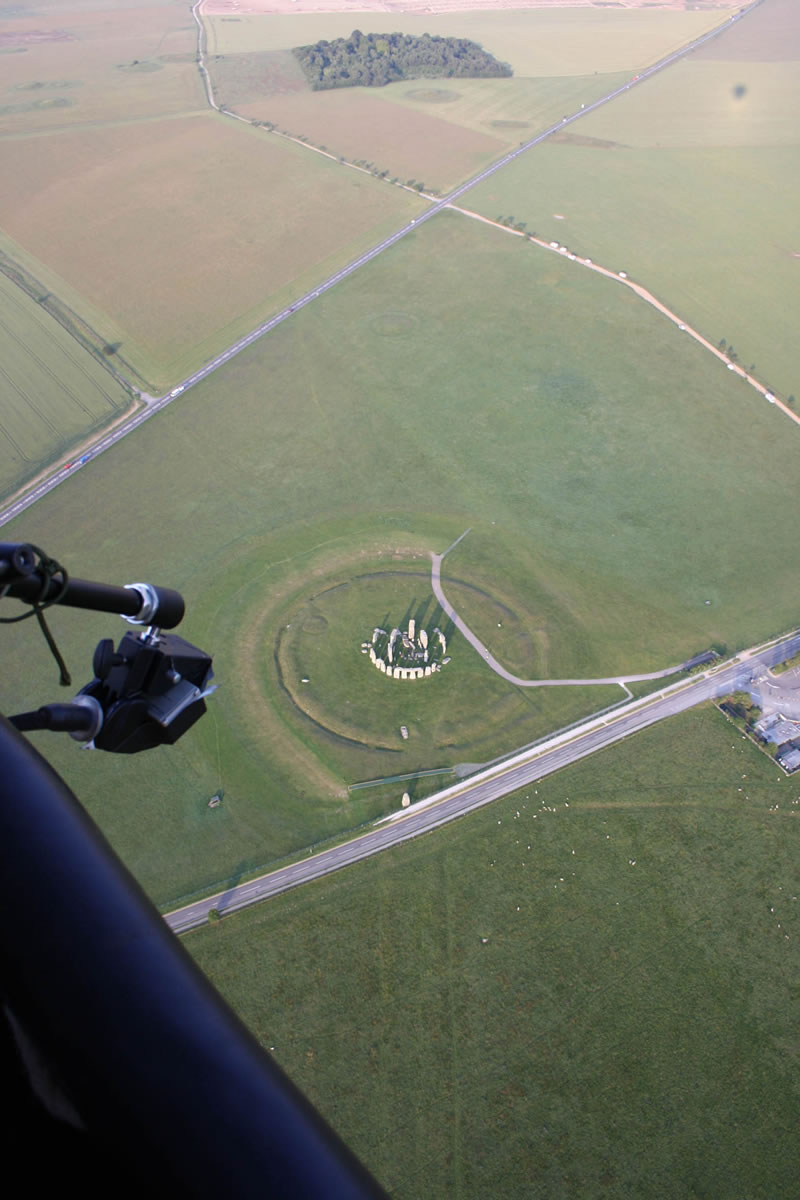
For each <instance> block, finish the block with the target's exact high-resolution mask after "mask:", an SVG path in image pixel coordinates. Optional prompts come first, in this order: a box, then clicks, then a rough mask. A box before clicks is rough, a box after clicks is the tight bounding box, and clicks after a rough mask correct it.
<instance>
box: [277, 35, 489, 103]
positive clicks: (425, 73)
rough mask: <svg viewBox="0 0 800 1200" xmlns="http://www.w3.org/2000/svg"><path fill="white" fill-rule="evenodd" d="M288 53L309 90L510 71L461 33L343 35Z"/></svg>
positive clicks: (473, 76)
mask: <svg viewBox="0 0 800 1200" xmlns="http://www.w3.org/2000/svg"><path fill="white" fill-rule="evenodd" d="M293 54H294V55H295V57H296V58H297V60H298V61H299V63H300V65H301V66H302V68H303V71H304V72H305V75H306V78H307V79H308V82H309V84H310V85H311V87H312V88H313V89H314V90H315V91H322V90H324V89H326V88H337V87H383V86H384V85H385V84H387V83H394V82H395V81H396V80H398V79H422V78H438V77H441V76H445V77H452V76H459V75H460V76H462V77H464V76H468V77H470V78H473V79H476V78H498V77H505V76H509V75H511V73H512V71H511V67H510V66H509V65H508V63H501V62H498V61H497V59H495V58H493V57H492V55H491V54H487V53H486V51H485V50H483V49H482V48H481V47H480V46H479V45H478V44H477V43H476V42H470V41H468V40H467V39H466V38H454V37H447V38H445V37H436V36H433V37H432V36H431V35H430V34H429V33H424V34H423V35H422V37H412V36H411V35H410V34H406V33H367V34H364V33H362V32H361V31H360V30H359V29H355V30H353V32H352V34H351V35H350V37H349V38H337V39H336V40H335V41H333V42H326V41H321V42H315V43H314V45H313V46H297V47H295V49H294V51H293Z"/></svg>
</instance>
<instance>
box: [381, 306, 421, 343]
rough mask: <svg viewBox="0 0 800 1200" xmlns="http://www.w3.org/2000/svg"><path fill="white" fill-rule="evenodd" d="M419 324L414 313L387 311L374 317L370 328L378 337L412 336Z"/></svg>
mask: <svg viewBox="0 0 800 1200" xmlns="http://www.w3.org/2000/svg"><path fill="white" fill-rule="evenodd" d="M418 325H419V319H418V318H417V317H415V316H414V315H413V314H412V313H406V312H385V313H380V314H379V315H378V316H377V317H373V318H372V320H371V321H370V328H371V329H372V332H373V333H376V334H377V335H378V337H410V335H411V334H412V333H414V331H415V330H416V328H417V326H418Z"/></svg>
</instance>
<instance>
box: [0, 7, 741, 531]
mask: <svg viewBox="0 0 800 1200" xmlns="http://www.w3.org/2000/svg"><path fill="white" fill-rule="evenodd" d="M761 2H762V0H756V2H755V4H752V5H751V6H750V7H751V8H755V7H756V6H757V5H758V4H760V3H761ZM199 8H200V0H198V2H197V3H195V4H194V6H193V7H192V10H191V11H192V16H193V18H194V20H195V21H196V23H197V25H198V47H199V55H200V58H203V47H202V39H203V25H202V18H201V17H200V14H199V11H198V10H199ZM747 11H749V10H748V9H745V10H743V11H741V12H737V13H735V14H733V15H732V16H731V18H730V19H729V20H728V21H726V22H724V23H723V24H722V25H718V26H717V27H716V28H715V29H712V30H710V31H709V32H708V33H705V34H703V35H702V37H699V38H695V40H694V41H692V42H689V43H688V44H687V45H686V46H683V47H681V48H680V49H679V50H676V51H674V52H673V53H672V54H669V55H667V56H666V57H665V58H662V59H660V60H659V61H658V62H656V63H654V64H653V66H651V67H646V68H645V69H644V70H643V71H642V72H641V73H640V74H639V76H638V77H637V78H636V79H632V80H631V81H630V82H629V83H624V84H622V85H621V86H620V87H617V88H614V90H613V91H611V92H609V93H608V94H607V95H606V96H602V97H601V98H600V99H599V100H595V101H594V102H593V103H592V104H587V105H586V107H585V108H581V109H578V110H577V112H574V113H571V114H569V115H568V116H565V117H564V118H563V119H562V120H561V121H558V122H557V123H556V124H555V125H551V126H550V127H549V129H545V130H544V132H543V133H539V134H537V135H536V136H535V137H532V138H530V139H529V140H528V141H527V142H523V143H522V144H521V145H520V146H518V147H517V148H516V149H515V150H510V151H509V152H508V154H505V155H504V156H503V157H502V158H500V159H498V160H497V161H496V162H494V163H492V164H491V165H490V166H488V167H486V168H485V169H484V170H483V171H480V172H479V173H478V174H477V175H474V176H473V177H472V178H471V179H468V180H467V182H466V183H462V184H460V185H459V186H458V187H457V188H455V189H454V190H453V191H452V192H450V193H449V194H448V195H447V196H444V197H443V198H442V199H441V200H437V201H435V202H434V203H432V204H431V206H430V207H429V208H428V209H426V210H425V211H424V212H423V213H421V215H420V216H418V217H415V218H414V219H413V220H411V221H409V222H408V224H406V225H404V226H402V228H400V229H398V230H397V231H396V232H395V233H393V234H390V236H389V237H386V238H384V239H383V241H382V242H379V243H378V245H377V246H373V247H372V249H371V250H367V251H366V252H365V253H364V254H360V255H359V256H358V257H357V258H354V259H353V260H352V261H351V262H350V263H348V264H347V266H345V267H342V269H341V270H339V271H336V272H335V273H334V274H333V275H331V276H330V277H329V278H328V279H326V280H325V281H324V283H321V284H319V285H318V286H317V287H315V288H314V289H313V290H312V291H310V292H307V293H306V294H305V295H304V296H302V297H301V298H300V299H299V300H296V301H295V302H294V303H293V304H290V305H288V306H287V307H286V308H284V309H282V310H281V312H279V313H276V315H275V316H274V317H271V318H270V319H269V320H268V321H264V322H263V323H262V324H261V325H259V326H258V327H257V328H256V329H254V330H253V331H252V333H249V334H247V335H246V336H245V337H242V338H239V339H238V340H237V341H235V342H233V343H232V344H231V345H230V346H228V347H227V349H226V350H223V351H222V353H221V354H218V355H217V356H216V358H213V359H212V360H211V361H210V362H208V363H206V364H205V365H204V366H203V367H201V368H200V369H199V370H198V371H195V372H194V373H193V374H191V375H189V376H187V377H186V379H184V380H182V382H181V383H179V384H177V385H176V386H175V387H174V388H172V390H171V391H170V392H167V393H166V394H165V395H163V396H160V397H157V398H155V399H153V400H152V402H150V403H148V404H147V405H146V407H145V408H144V409H143V410H142V411H141V412H139V413H137V414H136V415H135V416H134V417H132V418H131V419H130V420H129V421H126V422H125V423H124V424H122V425H120V426H119V427H118V428H117V429H116V430H114V431H113V432H108V433H107V434H106V435H105V436H103V437H101V438H100V439H99V440H98V441H97V442H96V443H95V444H94V445H93V446H92V447H91V449H90V451H89V452H88V453H87V454H86V455H85V456H84V459H83V460H82V461H80V462H79V463H77V464H72V463H70V464H67V465H64V466H62V467H60V468H59V469H58V470H56V472H55V473H54V474H53V475H51V476H50V477H49V479H46V480H44V481H43V482H42V483H40V484H38V485H37V486H36V487H35V488H32V489H31V491H30V492H28V493H26V494H25V495H24V496H22V497H20V498H19V499H17V500H15V501H13V502H12V503H11V504H9V505H7V507H5V508H3V509H0V526H2V525H5V524H6V522H8V521H10V520H12V519H13V518H14V517H18V516H19V515H20V514H21V513H23V512H24V511H25V510H26V509H27V508H30V506H31V505H32V504H35V503H36V501H37V500H41V499H42V497H43V496H46V495H47V494H48V492H51V491H52V490H53V488H56V487H58V486H59V484H61V483H64V481H65V480H66V479H67V478H69V477H70V475H71V474H72V473H74V471H75V470H76V469H78V468H79V467H80V466H83V465H84V463H85V461H87V460H88V459H90V458H94V457H96V456H97V455H98V454H102V453H103V452H104V451H105V450H109V449H110V448H111V447H112V446H114V445H116V443H117V442H119V441H121V440H122V438H124V437H127V436H128V434H129V433H133V431H134V430H135V429H137V428H138V427H139V426H140V425H141V424H142V423H143V422H144V421H148V420H149V419H150V418H151V417H154V416H155V415H156V413H158V412H160V411H161V410H162V409H163V408H166V407H167V405H168V404H171V403H172V401H173V400H176V399H177V398H178V397H179V396H182V395H183V394H184V393H185V392H187V391H188V390H189V388H191V387H194V385H195V384H197V383H200V382H202V380H204V379H206V378H207V377H208V376H209V375H212V374H213V373H214V371H218V370H219V368H220V367H222V366H224V365H225V363H227V362H229V361H230V360H231V359H232V358H233V357H234V356H235V355H236V354H240V353H241V352H242V351H243V350H246V349H247V348H248V346H252V345H253V343H254V342H257V341H258V340H259V339H260V338H262V337H264V336H265V335H266V334H267V333H270V332H271V331H272V330H273V329H275V328H276V327H277V326H278V325H280V324H282V323H283V321H286V320H288V319H289V317H291V316H292V314H293V313H295V312H297V311H299V310H300V309H301V308H305V306H306V305H307V304H311V303H312V302H313V301H314V300H316V299H317V298H318V297H319V296H321V295H322V294H323V293H324V292H327V291H329V290H330V289H331V288H333V287H336V285H337V284H338V283H341V282H342V281H343V280H344V279H347V278H349V276H350V275H352V274H353V273H354V272H355V271H357V270H359V268H361V267H363V266H365V265H366V264H367V263H369V262H372V260H373V259H374V258H377V256H378V255H379V254H383V252H384V251H385V250H388V249H389V248H390V246H393V245H394V244H395V243H396V242H399V241H400V240H401V238H404V237H406V236H407V235H408V234H410V233H412V232H414V231H415V230H416V229H417V228H418V227H419V226H420V225H421V224H423V222H425V221H429V220H430V219H431V217H434V216H436V214H437V213H438V212H441V211H442V209H445V208H447V207H448V205H451V204H452V203H453V202H454V201H455V200H457V199H458V198H459V196H462V195H463V194H464V193H465V192H467V191H469V189H470V188H473V187H475V186H476V185H477V184H479V183H482V182H483V180H485V179H488V178H489V177H490V176H491V175H494V174H495V172H496V171H500V170H502V169H503V167H505V166H507V165H508V164H509V163H510V162H513V161H514V159H516V158H519V157H520V155H522V154H526V153H527V152H528V150H532V149H533V147H534V146H538V145H539V144H540V143H541V142H543V141H545V140H546V139H547V138H549V137H550V135H551V134H553V133H555V132H556V131H557V130H560V129H565V128H566V127H567V126H568V125H571V124H573V123H574V122H575V121H579V120H580V119H581V118H582V117H585V116H588V114H589V113H591V112H594V111H595V110H596V109H598V108H601V107H602V106H603V105H604V104H609V103H610V102H611V101H612V100H615V99H616V98H617V97H618V96H621V95H623V93H624V92H626V91H629V90H630V89H631V88H634V87H639V86H640V85H641V84H642V83H644V82H645V80H647V79H649V78H651V76H653V75H655V74H657V73H658V72H659V71H663V70H665V68H667V67H669V66H671V65H672V64H673V63H675V62H678V61H679V60H680V59H682V58H684V57H685V56H686V55H687V54H691V52H692V51H693V50H696V49H698V47H700V46H702V45H703V44H704V43H706V42H708V41H710V40H711V39H712V38H715V37H719V35H720V34H721V33H723V32H724V31H725V30H726V29H727V28H728V26H729V25H731V24H733V23H734V22H736V21H740V20H741V19H742V17H743V16H746V14H747ZM201 66H202V67H203V71H202V72H201V74H202V76H203V83H204V86H205V89H206V94H207V97H208V100H209V103H210V104H211V105H212V107H213V108H215V109H217V111H220V112H222V111H224V110H222V109H220V108H219V106H218V105H217V103H216V101H215V100H214V94H213V89H212V88H211V81H210V78H209V76H208V72H207V70H206V69H205V63H204V62H202V63H201ZM224 115H225V116H230V117H236V114H235V113H228V112H227V111H225V112H224ZM237 119H238V120H241V119H242V118H237Z"/></svg>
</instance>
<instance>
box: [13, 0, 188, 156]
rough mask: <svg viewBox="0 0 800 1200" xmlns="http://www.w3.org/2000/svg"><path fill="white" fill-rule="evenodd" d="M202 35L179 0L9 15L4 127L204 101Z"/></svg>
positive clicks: (66, 122)
mask: <svg viewBox="0 0 800 1200" xmlns="http://www.w3.org/2000/svg"><path fill="white" fill-rule="evenodd" d="M196 41H197V37H196V26H195V25H194V22H193V21H192V19H191V14H190V13H189V11H188V9H187V8H184V7H183V5H181V4H177V3H173V2H170V3H166V4H164V3H152V2H151V3H148V2H147V0H143V2H142V3H137V5H136V7H125V8H121V9H117V8H111V7H109V8H108V9H104V8H102V7H100V8H92V7H86V8H81V7H80V6H79V5H77V4H75V5H69V6H66V7H62V6H60V5H52V6H51V7H49V8H48V6H47V5H45V6H39V5H37V6H36V9H35V15H34V13H33V12H32V14H31V15H30V16H13V17H12V16H2V14H1V13H0V50H2V72H1V73H0V79H2V83H0V135H1V134H4V133H6V134H8V133H12V134H20V133H28V132H35V131H38V130H45V129H54V128H65V127H69V126H74V125H75V124H76V123H81V122H86V121H113V120H131V119H135V118H139V117H152V116H159V115H162V114H172V113H179V112H188V111H193V110H197V109H202V108H204V107H205V99H204V96H203V89H202V84H201V82H200V79H199V76H198V73H197V67H196V65H195V62H194V56H195V47H196ZM42 100H44V101H46V103H44V104H42V103H39V104H33V105H32V101H42ZM56 100H57V101H58V103H53V101H56Z"/></svg>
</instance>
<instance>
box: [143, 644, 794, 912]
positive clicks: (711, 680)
mask: <svg viewBox="0 0 800 1200" xmlns="http://www.w3.org/2000/svg"><path fill="white" fill-rule="evenodd" d="M798 650H800V633H793V634H791V635H789V636H787V637H786V638H784V639H783V640H782V641H780V642H778V643H776V644H774V645H772V646H768V647H767V648H765V649H762V648H758V647H757V648H755V649H754V650H750V651H745V652H744V653H743V654H742V655H740V656H739V660H738V661H734V662H731V663H728V664H724V665H722V666H720V667H717V668H713V669H712V670H710V671H708V672H706V673H704V674H703V675H699V676H697V677H696V679H694V680H692V681H691V682H689V683H687V682H685V681H682V682H681V683H679V684H673V685H672V686H671V687H669V688H665V689H664V691H663V692H660V693H659V694H658V695H656V696H654V697H653V696H648V697H645V698H644V699H642V700H634V701H633V702H632V703H631V704H627V705H625V707H624V708H620V709H617V710H616V712H615V713H613V714H612V713H609V714H607V715H606V716H604V717H595V718H593V719H591V720H589V721H587V722H586V723H585V724H584V725H583V726H581V727H579V728H577V729H572V730H569V731H568V732H566V733H563V734H559V735H556V736H555V737H553V738H551V739H550V741H549V742H546V743H544V744H542V745H539V746H537V747H535V748H534V749H533V750H528V751H525V752H523V753H520V754H518V755H517V756H515V757H514V758H512V759H509V760H508V761H507V762H505V763H503V764H501V765H500V766H497V767H490V768H489V769H488V770H485V771H481V772H479V773H478V774H476V775H474V776H472V777H471V778H470V779H468V780H465V781H464V782H462V783H460V784H456V785H455V786H453V787H449V788H446V789H445V790H444V791H441V792H438V793H437V794H436V795H434V796H431V797H429V798H428V799H427V800H423V801H420V803H418V804H416V805H414V806H413V807H411V808H409V809H406V810H402V811H401V812H399V813H397V814H395V815H393V816H392V817H391V818H388V819H384V820H383V821H382V822H380V823H378V824H377V825H376V827H374V828H373V829H371V830H370V832H369V833H365V834H363V835H362V836H360V837H357V838H354V839H353V840H352V841H349V842H345V843H344V844H343V845H341V846H335V847H333V848H332V849H330V850H324V851H322V852H321V853H320V854H314V855H312V856H309V857H308V858H307V859H304V860H303V861H301V862H298V863H293V864H292V865H291V866H288V867H282V868H281V869H280V870H278V871H272V872H270V873H269V874H266V875H262V876H260V877H259V878H258V879H252V880H250V881H249V882H248V883H243V884H241V885H240V886H238V887H232V888H230V889H228V890H227V891H224V892H219V893H217V895H215V896H209V897H208V898H207V899H205V900H200V901H198V902H197V903H196V904H190V905H188V906H187V907H185V908H181V909H177V910H176V911H175V912H172V913H168V914H167V915H166V918H165V919H166V921H167V922H168V924H169V925H170V926H171V928H172V929H173V930H175V932H176V933H183V932H185V931H186V930H189V929H193V928H196V927H197V926H199V925H203V924H204V923H205V922H206V920H207V918H208V912H209V910H210V909H212V908H215V909H217V911H218V912H220V913H231V912H235V911H237V910H238V909H241V908H246V907H248V906H249V905H251V904H255V903H257V902H259V901H261V900H265V899H267V898H268V897H269V896H276V895H278V894H279V893H281V892H286V891H289V890H290V889H291V888H295V887H299V886H300V885H301V884H303V883H308V882H310V881H311V880H312V879H319V878H321V877H322V876H324V875H329V874H331V873H332V872H333V871H338V870H340V869H341V868H342V867H346V866H350V865H351V864H352V863H355V862H360V861H361V860H362V859H365V858H369V857H370V856H371V855H373V854H379V853H380V852H381V851H382V850H387V849H389V847H390V846H396V845H399V844H400V843H401V842H407V841H410V840H411V839H412V838H415V837H419V836H420V835H421V834H424V833H429V832H430V831H431V830H433V829H436V828H438V827H439V826H440V825H445V824H447V823H448V822H450V821H454V820H456V819H457V818H458V817H461V816H463V815H464V814H465V813H468V812H472V811H473V810H474V809H476V808H481V807H483V805H485V804H491V803H492V801H493V800H498V799H500V798H501V797H502V796H507V795H508V794H509V793H511V792H514V791H516V790H517V789H518V788H522V787H525V786H527V785H529V784H532V783H535V782H536V781H537V780H539V779H543V778H544V777H545V776H546V775H551V774H552V773H553V772H554V771H559V770H561V768H562V767H566V766H569V764H570V763H573V762H577V761H578V760H579V759H581V758H586V757H587V755H590V754H594V753H595V752H596V751H598V750H602V749H604V748H605V747H606V746H610V745H612V744H613V743H614V742H618V741H620V740H621V739H622V738H626V737H629V736H630V735H631V734H633V733H637V732H638V731H639V730H641V729H645V728H647V726H648V725H653V724H655V723H656V722H657V721H663V720H664V719H665V718H667V717H671V716H673V715H675V714H676V713H680V712H684V711H685V710H686V709H689V708H693V707H694V706H695V705H696V704H700V703H701V702H702V701H704V700H708V699H710V698H712V697H715V696H724V695H727V694H729V693H730V692H732V691H735V690H737V689H738V688H744V687H746V686H747V685H748V684H750V683H751V682H752V681H753V680H755V679H757V678H759V677H760V676H761V675H762V674H763V672H764V670H765V669H766V668H768V667H770V666H772V665H774V664H775V663H777V662H783V661H785V660H786V659H787V658H790V657H791V656H792V655H793V654H796V653H797V652H798Z"/></svg>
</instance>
